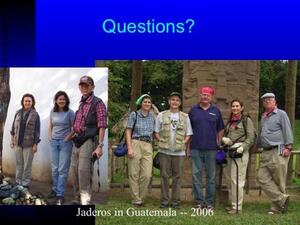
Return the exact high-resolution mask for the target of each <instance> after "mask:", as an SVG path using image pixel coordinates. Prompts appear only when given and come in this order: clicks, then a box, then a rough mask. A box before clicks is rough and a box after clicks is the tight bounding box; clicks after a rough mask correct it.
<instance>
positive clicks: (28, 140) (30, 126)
mask: <svg viewBox="0 0 300 225" xmlns="http://www.w3.org/2000/svg"><path fill="white" fill-rule="evenodd" d="M21 116H22V109H20V110H18V111H17V112H16V115H15V119H14V127H13V128H14V136H13V138H14V142H15V143H16V144H18V142H19V140H18V138H19V132H20V123H21V120H22V118H21ZM37 116H38V113H37V112H36V111H35V110H34V109H31V110H30V113H29V116H28V119H27V121H26V127H25V131H24V140H23V143H22V146H23V147H24V148H28V147H32V146H33V145H34V136H35V133H34V130H35V123H36V120H37ZM38 135H39V134H38Z"/></svg>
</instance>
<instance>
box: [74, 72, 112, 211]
mask: <svg viewBox="0 0 300 225" xmlns="http://www.w3.org/2000/svg"><path fill="white" fill-rule="evenodd" d="M94 88H95V84H94V81H93V79H92V78H91V77H89V76H83V77H81V78H80V81H79V90H80V92H81V94H82V97H81V101H80V105H79V109H78V110H77V111H76V115H75V121H74V125H73V131H74V132H75V134H74V137H73V141H74V144H75V147H74V149H73V153H72V163H71V170H72V173H73V187H74V194H75V201H76V202H77V203H79V201H80V204H83V205H87V204H90V200H91V194H92V185H91V181H92V171H93V157H94V158H97V159H99V158H100V157H101V156H102V154H103V140H104V134H105V128H106V121H107V112H106V107H105V104H104V103H103V101H102V100H101V99H100V98H98V97H96V96H95V95H94V92H93V91H94Z"/></svg>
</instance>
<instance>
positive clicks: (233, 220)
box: [96, 189, 300, 225]
mask: <svg viewBox="0 0 300 225" xmlns="http://www.w3.org/2000/svg"><path fill="white" fill-rule="evenodd" d="M298 194H300V193H298ZM191 204H192V203H191V202H183V203H182V208H181V209H180V210H177V211H175V210H173V211H172V212H173V216H170V217H168V216H145V215H144V216H129V215H127V214H126V211H127V210H129V211H130V210H131V209H129V208H131V207H132V206H131V204H130V194H129V193H128V190H125V192H124V193H120V192H119V190H118V189H114V190H113V192H112V196H111V197H110V201H109V204H108V205H107V206H100V205H98V206H97V209H98V210H100V211H101V212H102V213H104V214H106V215H107V216H98V217H96V224H108V225H109V224H111V225H113V224H118V225H121V224H126V225H127V224H136V225H138V224H141V225H147V224H151V225H155V224H160V225H164V224H166V225H167V224H168V225H169V224H172V225H177V224H199V225H201V224H205V225H209V224H220V225H227V224H230V225H231V224H233V225H235V224H236V225H240V224H247V225H251V224H253V225H254V224H255V225H259V224H263V225H267V224H280V225H294V224H300V217H299V211H300V202H298V200H297V201H296V200H294V199H292V201H291V203H290V205H289V211H288V213H287V214H283V215H268V214H267V213H266V211H267V209H268V208H269V207H270V204H269V203H267V202H265V201H264V202H261V201H260V200H259V198H258V200H257V202H254V203H249V202H248V203H245V204H244V206H243V213H242V214H241V215H238V216H236V215H227V214H226V213H225V211H224V205H219V206H217V209H216V210H215V213H214V215H212V216H208V215H207V216H204V215H195V216H193V215H192V214H193V210H192V209H191ZM158 205H159V197H158V196H154V197H148V198H147V201H146V207H142V208H138V209H135V212H138V213H141V212H142V211H143V212H145V211H146V210H149V211H152V212H153V210H157V212H160V213H163V212H165V211H167V210H165V209H160V208H159V207H158ZM117 211H118V212H122V213H123V215H121V216H117V215H115V212H117ZM131 212H132V211H130V213H129V214H131ZM165 213H166V212H165ZM108 214H110V215H108ZM171 215H172V214H171Z"/></svg>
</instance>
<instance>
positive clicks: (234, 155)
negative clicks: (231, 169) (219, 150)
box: [228, 148, 243, 159]
mask: <svg viewBox="0 0 300 225" xmlns="http://www.w3.org/2000/svg"><path fill="white" fill-rule="evenodd" d="M236 150H237V148H230V149H229V152H228V153H229V157H230V158H232V159H237V158H242V157H243V153H238V152H237V151H236Z"/></svg>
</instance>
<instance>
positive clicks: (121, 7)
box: [9, 0, 300, 66]
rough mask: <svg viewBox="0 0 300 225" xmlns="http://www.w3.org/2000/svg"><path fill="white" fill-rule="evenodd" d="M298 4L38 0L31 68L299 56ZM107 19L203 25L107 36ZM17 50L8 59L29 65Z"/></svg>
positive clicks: (247, 0) (233, 0) (288, 1)
mask: <svg viewBox="0 0 300 225" xmlns="http://www.w3.org/2000/svg"><path fill="white" fill-rule="evenodd" d="M299 9H300V2H299V1H292V0H285V1H283V0H282V1H271V0H266V1H261V0H251V1H250V0H245V1H241V0H227V1H221V0H212V1H200V0H197V1H196V0H186V1H170V0H165V1H162V0H151V1H142V0H139V1H137V0H132V1H104V0H85V1H74V0H73V1H71V0H64V1H61V0H36V9H35V12H36V15H35V37H34V38H35V41H34V42H35V48H34V54H30V55H29V57H32V58H34V59H32V60H28V59H27V61H28V62H29V63H26V65H28V66H94V61H95V60H96V59H106V60H109V59H149V60H150V59H299V58H300V57H299V56H300V45H299V40H300V35H299V33H300V29H299V24H300V13H299V11H300V10H299ZM107 18H112V19H114V20H116V21H119V22H145V21H147V20H148V19H155V20H156V21H162V22H185V21H186V19H189V18H192V19H194V20H195V22H196V23H195V25H194V27H193V29H192V33H190V34H189V33H184V34H139V33H136V34H107V33H105V32H103V30H102V22H103V21H104V20H105V19H107ZM24 38H25V39H26V37H25V36H24ZM11 46H13V45H11ZM10 50H11V52H10V55H11V56H12V57H11V60H10V61H9V64H10V65H16V66H24V65H22V60H21V59H18V60H15V58H14V53H15V52H14V48H13V47H11V48H10ZM15 55H20V54H15ZM16 58H17V57H16Z"/></svg>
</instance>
